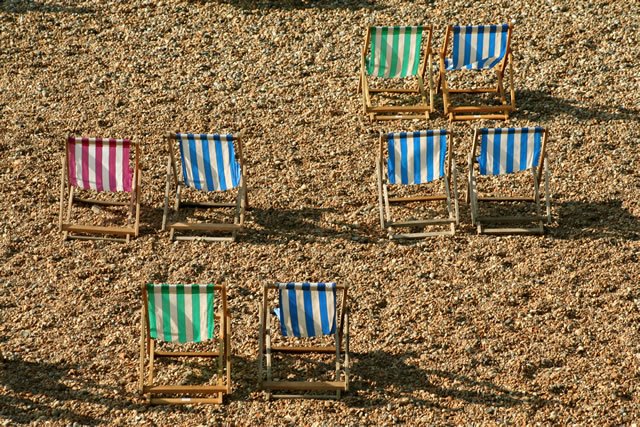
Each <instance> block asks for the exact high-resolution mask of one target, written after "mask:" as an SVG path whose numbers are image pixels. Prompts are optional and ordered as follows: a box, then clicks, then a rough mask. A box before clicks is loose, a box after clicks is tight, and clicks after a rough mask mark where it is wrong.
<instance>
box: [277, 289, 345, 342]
mask: <svg viewBox="0 0 640 427" xmlns="http://www.w3.org/2000/svg"><path fill="white" fill-rule="evenodd" d="M277 286H278V290H279V301H280V307H279V310H277V311H276V314H277V315H278V318H279V320H280V325H281V330H282V335H283V336H293V337H316V336H321V335H333V334H335V332H336V284H335V283H278V285H277Z"/></svg>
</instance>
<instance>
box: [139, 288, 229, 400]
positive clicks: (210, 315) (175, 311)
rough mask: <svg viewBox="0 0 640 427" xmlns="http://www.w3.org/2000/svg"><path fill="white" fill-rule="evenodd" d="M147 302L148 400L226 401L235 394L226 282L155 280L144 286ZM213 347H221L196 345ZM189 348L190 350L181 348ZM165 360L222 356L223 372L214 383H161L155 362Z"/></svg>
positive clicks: (144, 377) (143, 362) (143, 376)
mask: <svg viewBox="0 0 640 427" xmlns="http://www.w3.org/2000/svg"><path fill="white" fill-rule="evenodd" d="M142 301H143V303H142V314H141V316H140V319H141V335H140V380H139V390H140V393H141V394H142V395H143V396H144V397H145V398H146V400H147V402H148V403H150V404H165V403H166V404H186V403H222V399H223V396H224V395H225V394H228V393H230V392H231V359H230V355H231V351H230V348H231V347H230V336H231V315H230V314H229V310H228V308H227V288H226V286H225V285H213V284H207V285H182V284H151V283H149V284H146V285H143V286H142ZM215 306H217V311H216V308H215ZM190 343H191V344H190ZM192 343H200V344H192ZM212 345H213V346H215V347H217V348H216V350H214V351H210V350H207V351H196V350H195V349H194V348H195V347H197V346H200V347H203V346H208V347H209V348H211V346H212ZM184 347H188V348H187V350H186V351H184V350H183V351H179V350H177V349H178V348H184ZM215 347H214V348H215ZM159 358H179V359H180V361H184V359H185V358H188V359H189V360H194V359H195V358H208V359H212V358H217V362H218V363H217V370H216V374H215V375H212V377H214V378H212V380H209V381H208V382H209V383H208V384H200V385H182V384H173V381H168V380H167V381H166V382H171V384H155V376H156V375H155V374H156V372H155V368H156V364H155V360H156V359H159ZM190 370H191V371H194V370H195V368H193V367H190ZM189 374H190V375H193V372H189ZM211 383H213V384H211Z"/></svg>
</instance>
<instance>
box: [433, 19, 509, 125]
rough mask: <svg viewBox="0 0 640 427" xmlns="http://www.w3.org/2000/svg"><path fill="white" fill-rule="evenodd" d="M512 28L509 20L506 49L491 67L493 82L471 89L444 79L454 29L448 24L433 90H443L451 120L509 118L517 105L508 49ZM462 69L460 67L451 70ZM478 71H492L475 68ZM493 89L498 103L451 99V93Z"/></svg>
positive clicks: (477, 92) (478, 92) (446, 111)
mask: <svg viewBox="0 0 640 427" xmlns="http://www.w3.org/2000/svg"><path fill="white" fill-rule="evenodd" d="M512 30H513V26H512V24H509V29H508V30H507V51H506V52H505V55H504V58H503V59H502V61H500V63H499V64H498V65H496V66H495V67H493V68H494V69H495V72H496V79H497V82H496V86H495V87H484V88H470V89H452V88H450V87H449V84H448V82H447V70H446V67H445V58H446V55H447V49H448V47H449V42H450V40H451V34H452V31H453V25H449V26H448V27H447V31H446V33H445V36H444V43H443V44H442V46H441V48H440V55H439V56H440V58H439V64H440V67H439V68H440V71H439V73H438V81H437V83H436V90H438V89H440V90H442V101H443V103H444V113H445V115H448V116H449V120H450V121H457V120H477V119H490V120H508V119H509V114H510V113H511V112H512V111H515V109H516V93H515V87H514V85H513V54H512V52H511V33H512ZM507 67H508V68H509V75H508V81H509V101H507V96H506V93H505V88H504V81H505V71H506V70H507ZM452 71H461V70H450V71H448V72H452ZM478 71H491V69H488V70H478ZM482 93H493V94H496V95H497V96H498V97H499V99H500V103H501V105H457V104H455V103H454V102H453V100H452V97H451V94H482Z"/></svg>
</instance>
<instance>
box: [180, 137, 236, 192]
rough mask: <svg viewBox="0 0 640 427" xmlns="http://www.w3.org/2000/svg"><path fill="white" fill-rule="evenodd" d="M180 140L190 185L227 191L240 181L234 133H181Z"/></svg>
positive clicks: (184, 168)
mask: <svg viewBox="0 0 640 427" xmlns="http://www.w3.org/2000/svg"><path fill="white" fill-rule="evenodd" d="M176 139H177V140H178V142H179V147H180V156H181V158H182V176H183V180H184V184H185V185H186V186H187V187H192V188H196V189H198V190H203V191H225V190H229V189H232V188H235V187H237V186H238V185H239V184H240V164H239V163H238V162H237V161H236V156H235V150H234V144H233V143H234V138H233V136H232V135H219V134H190V133H188V134H185V133H179V134H176Z"/></svg>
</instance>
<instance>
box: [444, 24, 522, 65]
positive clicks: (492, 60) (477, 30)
mask: <svg viewBox="0 0 640 427" xmlns="http://www.w3.org/2000/svg"><path fill="white" fill-rule="evenodd" d="M452 35H453V47H452V58H451V59H448V60H447V69H448V70H460V69H468V70H480V69H489V68H493V67H495V66H496V65H498V64H499V63H500V61H502V58H504V56H505V54H506V53H507V47H508V45H509V24H501V25H475V26H473V25H467V26H458V25H456V26H453V27H452Z"/></svg>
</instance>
